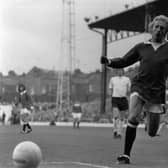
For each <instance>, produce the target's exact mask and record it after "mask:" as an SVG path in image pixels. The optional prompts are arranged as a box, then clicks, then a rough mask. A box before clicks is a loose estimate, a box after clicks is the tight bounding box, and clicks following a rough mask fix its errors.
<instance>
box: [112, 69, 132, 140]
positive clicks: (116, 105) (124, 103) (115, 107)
mask: <svg viewBox="0 0 168 168" xmlns="http://www.w3.org/2000/svg"><path fill="white" fill-rule="evenodd" d="M130 86H131V82H130V79H129V78H128V77H126V76H124V69H118V70H117V74H116V76H114V77H112V78H111V79H110V82H109V89H110V91H111V103H112V111H113V124H114V128H113V135H114V138H121V136H122V130H123V125H124V119H125V113H126V111H127V110H128V95H129V92H130Z"/></svg>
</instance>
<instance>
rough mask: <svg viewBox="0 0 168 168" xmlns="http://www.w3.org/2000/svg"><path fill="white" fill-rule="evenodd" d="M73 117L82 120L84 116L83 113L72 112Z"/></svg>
mask: <svg viewBox="0 0 168 168" xmlns="http://www.w3.org/2000/svg"><path fill="white" fill-rule="evenodd" d="M72 117H73V119H78V120H80V119H81V117H82V113H72Z"/></svg>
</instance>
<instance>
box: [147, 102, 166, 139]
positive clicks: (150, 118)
mask: <svg viewBox="0 0 168 168" xmlns="http://www.w3.org/2000/svg"><path fill="white" fill-rule="evenodd" d="M145 108H146V109H147V111H148V112H147V132H148V134H149V136H151V137H154V136H156V134H157V131H158V128H159V124H160V115H161V114H163V113H164V110H165V109H164V108H163V105H159V104H146V107H145Z"/></svg>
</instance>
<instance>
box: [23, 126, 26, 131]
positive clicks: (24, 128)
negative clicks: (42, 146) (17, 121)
mask: <svg viewBox="0 0 168 168" xmlns="http://www.w3.org/2000/svg"><path fill="white" fill-rule="evenodd" d="M25 130H26V125H25V124H23V131H24V132H25Z"/></svg>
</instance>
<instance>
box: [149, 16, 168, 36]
mask: <svg viewBox="0 0 168 168" xmlns="http://www.w3.org/2000/svg"><path fill="white" fill-rule="evenodd" d="M158 20H159V21H163V22H164V23H166V33H167V32H168V17H167V16H165V15H158V16H156V17H154V19H153V20H152V22H150V23H149V32H152V28H153V25H154V23H155V22H156V21H158Z"/></svg>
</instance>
